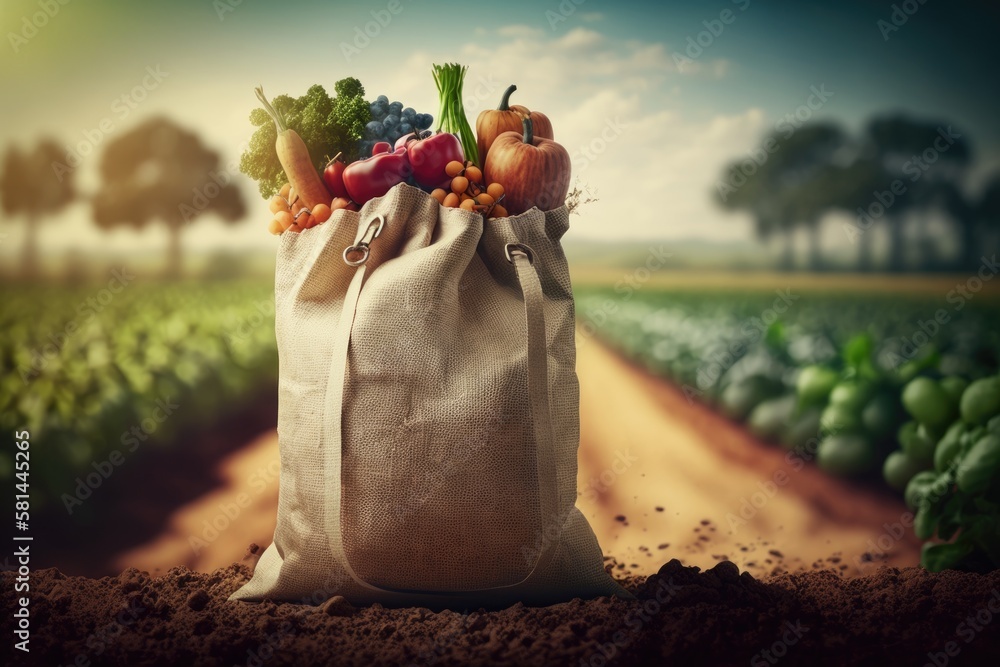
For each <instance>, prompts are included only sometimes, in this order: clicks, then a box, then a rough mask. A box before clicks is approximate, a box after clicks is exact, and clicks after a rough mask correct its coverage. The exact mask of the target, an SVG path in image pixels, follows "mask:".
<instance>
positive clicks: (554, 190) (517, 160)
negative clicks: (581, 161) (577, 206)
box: [484, 117, 570, 215]
mask: <svg viewBox="0 0 1000 667" xmlns="http://www.w3.org/2000/svg"><path fill="white" fill-rule="evenodd" d="M521 129H522V131H521V132H504V133H503V134H501V135H500V136H499V137H497V138H496V141H494V142H493V146H492V148H490V151H489V153H488V154H487V157H486V167H485V169H484V171H485V173H486V182H487V183H502V184H503V191H504V195H503V198H502V199H501V200H500V201H502V203H503V206H504V208H506V209H507V212H508V214H510V215H517V214H518V213H524V212H525V211H527V210H529V209H531V208H532V207H533V206H537V207H538V208H539V209H540V210H542V211H548V210H551V209H554V208H559V207H560V206H562V205H563V204H565V203H566V195H567V194H568V193H569V181H570V157H569V153H568V152H567V151H566V149H565V148H563V147H562V146H561V145H559V144H557V143H556V142H554V141H552V140H551V139H546V138H544V137H536V136H534V133H533V131H532V121H531V118H527V117H526V118H523V119H522V120H521Z"/></svg>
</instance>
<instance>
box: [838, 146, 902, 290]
mask: <svg viewBox="0 0 1000 667" xmlns="http://www.w3.org/2000/svg"><path fill="white" fill-rule="evenodd" d="M890 180H891V179H890V178H889V175H888V174H887V173H886V171H885V169H883V168H882V164H881V162H879V161H877V160H875V159H873V158H872V157H869V156H865V155H858V156H855V158H854V159H853V160H852V161H851V162H850V163H849V164H848V165H847V166H846V167H844V168H843V169H842V170H841V171H840V175H839V178H838V179H837V180H836V181H835V183H834V184H833V187H834V189H833V190H832V191H831V197H832V199H833V201H834V208H837V209H841V210H843V211H844V212H846V213H847V214H849V215H851V216H852V217H854V218H855V220H856V221H857V224H856V225H854V226H852V227H849V228H848V231H849V239H850V241H851V242H852V243H856V244H857V246H858V265H857V266H858V270H860V271H871V270H872V268H873V262H872V239H873V235H872V233H871V229H872V227H873V226H874V225H875V222H876V220H877V219H878V218H880V217H881V216H875V217H873V215H874V214H873V213H872V202H873V201H874V200H873V199H872V184H873V183H887V182H889V181H890Z"/></svg>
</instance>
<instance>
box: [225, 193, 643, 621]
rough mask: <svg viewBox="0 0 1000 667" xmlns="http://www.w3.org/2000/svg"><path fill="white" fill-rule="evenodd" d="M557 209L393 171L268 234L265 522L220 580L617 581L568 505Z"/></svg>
mask: <svg viewBox="0 0 1000 667" xmlns="http://www.w3.org/2000/svg"><path fill="white" fill-rule="evenodd" d="M568 226H569V216H568V213H567V211H566V209H565V207H563V208H559V209H557V210H554V211H548V212H544V213H543V212H541V211H539V210H538V209H532V210H531V211H529V212H527V213H524V214H522V215H518V216H513V217H509V218H500V219H493V220H488V221H484V220H483V218H482V216H481V215H479V214H475V213H472V212H467V211H463V210H460V209H449V208H444V207H442V206H440V205H439V204H438V203H437V201H435V200H434V199H433V198H431V197H429V196H428V195H426V194H425V193H424V192H422V191H421V190H419V189H416V188H412V187H410V186H407V185H399V186H396V187H395V188H393V189H392V190H391V191H390V192H389V193H388V194H387V195H386V196H385V197H381V198H378V199H375V200H372V201H370V202H368V203H367V204H366V205H365V206H364V207H363V208H362V209H361V211H360V212H352V211H338V212H337V213H336V214H335V215H334V216H333V217H332V218H331V220H330V221H328V222H327V223H326V224H323V225H319V226H317V227H315V228H313V229H309V230H306V231H304V232H302V233H299V234H284V235H282V237H281V246H280V249H279V251H278V259H277V271H276V276H275V309H276V310H275V312H276V325H275V330H276V335H277V343H278V353H279V361H280V380H279V414H278V437H279V448H280V456H281V481H280V490H279V502H278V522H277V527H276V529H275V533H274V541H273V543H272V544H271V546H270V547H269V548H268V549H267V550H266V551H265V552H264V554H263V555H262V556H261V559H260V561H259V562H258V564H257V567H256V570H255V572H254V575H253V578H252V579H251V581H250V582H248V583H247V584H246V585H245V586H243V587H242V588H241V589H239V590H238V591H237V592H236V593H234V594H233V596H232V597H233V599H238V600H262V599H279V600H289V601H297V602H306V603H313V604H317V603H320V602H322V601H323V600H325V599H327V598H329V597H331V596H333V595H343V596H345V597H346V598H347V599H348V600H349V601H351V602H354V603H358V604H365V603H372V602H379V603H382V604H386V605H394V606H396V605H427V606H452V607H456V606H457V607H466V608H479V607H481V606H498V605H508V604H513V603H515V602H518V601H521V602H524V603H525V604H549V603H554V602H559V601H564V600H569V599H572V598H574V597H594V596H600V595H618V596H621V597H630V596H629V594H628V593H627V592H626V591H625V590H624V589H622V588H621V587H620V586H618V585H617V584H616V583H615V582H614V580H613V579H612V578H611V577H610V576H609V575H608V574H607V573H606V572H605V570H604V568H603V562H602V554H601V550H600V547H599V545H598V543H597V540H596V538H595V536H594V534H593V531H592V530H591V528H590V526H589V524H588V523H587V520H586V519H585V518H584V517H583V515H582V514H581V513H580V512H579V510H577V509H576V507H575V501H576V495H577V494H576V476H577V462H576V457H577V447H578V442H579V386H578V383H577V378H576V371H575V358H576V349H575V342H574V304H573V295H572V292H571V288H570V278H569V268H568V266H567V263H566V257H565V255H564V254H563V251H562V247H561V245H560V239H561V237H562V236H563V234H564V233H565V232H566V230H567V228H568ZM376 234H377V236H376ZM359 243H362V244H364V245H366V247H365V248H364V249H358V250H357V251H354V252H351V253H349V254H348V255H347V256H346V259H351V260H354V261H356V260H358V259H361V258H363V256H362V252H364V253H367V261H365V262H364V263H363V264H361V265H360V266H351V265H349V264H348V262H347V261H345V249H347V248H348V247H351V246H357V245H358V244H359ZM511 244H513V245H511Z"/></svg>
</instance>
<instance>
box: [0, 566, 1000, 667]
mask: <svg viewBox="0 0 1000 667" xmlns="http://www.w3.org/2000/svg"><path fill="white" fill-rule="evenodd" d="M609 567H611V565H609ZM250 574H251V567H250V566H249V565H248V564H246V563H242V564H234V565H231V566H229V567H227V568H222V569H219V570H216V571H215V572H213V573H212V574H201V573H196V572H192V571H190V570H187V569H184V568H174V569H172V570H170V571H169V572H168V573H166V574H165V575H163V576H160V577H155V578H152V577H150V576H149V575H148V574H146V573H143V572H139V571H137V570H135V569H129V570H126V571H125V572H123V573H122V574H120V575H119V576H117V577H105V578H102V579H88V578H83V577H66V576H64V575H63V574H61V573H60V572H59V571H58V570H54V569H49V570H42V571H39V572H36V573H34V574H33V575H32V580H31V585H32V593H31V595H32V602H31V606H30V609H31V614H32V616H31V627H32V638H31V644H30V647H31V653H30V657H28V658H27V659H26V656H25V655H24V654H22V653H21V652H20V651H16V650H14V649H13V647H12V642H11V641H10V640H9V639H8V640H7V641H5V642H4V643H3V648H2V649H0V655H4V656H5V657H4V658H3V660H4V664H38V665H57V664H62V665H70V664H91V665H140V664H142V665H146V664H164V665H178V664H180V665H183V664H192V665H227V666H228V665H253V666H259V665H262V664H267V665H326V664H345V665H377V664H403V665H408V664H421V665H423V664H440V665H451V664H455V665H458V664H462V665H470V664H472V665H485V664H501V665H503V664H511V665H514V664H516V665H523V664H529V665H534V664H537V665H552V664H572V665H593V666H594V667H599V666H602V665H606V664H609V663H617V664H623V665H624V664H659V663H662V662H663V661H664V660H666V659H668V658H669V659H670V660H672V661H676V662H677V663H678V664H719V665H730V664H733V665H735V664H743V665H745V664H747V663H748V662H749V663H750V664H753V665H770V664H775V663H776V662H778V661H779V660H780V661H782V662H784V663H785V664H801V663H807V662H808V663H810V664H813V665H817V664H830V665H845V664H902V663H906V664H915V665H921V664H925V663H931V664H937V665H943V664H946V663H947V662H951V661H952V660H953V656H960V657H961V660H960V662H961V663H963V664H969V663H970V662H975V663H979V662H986V661H988V659H989V658H990V657H995V656H996V654H997V652H998V651H1000V632H997V631H996V628H995V627H991V622H992V621H993V620H994V616H995V615H997V613H998V612H1000V572H993V573H991V574H989V575H977V574H967V573H958V572H948V573H943V574H932V573H928V572H925V571H923V570H920V569H917V568H905V569H896V568H881V569H879V570H878V571H877V572H875V573H874V574H872V575H869V576H866V577H860V578H856V579H845V578H842V577H841V576H840V575H838V574H837V573H835V572H834V571H829V570H826V571H817V572H800V573H797V574H782V575H777V576H772V577H768V578H766V579H763V580H758V579H755V578H754V577H753V576H751V575H750V574H749V573H747V572H743V573H741V572H740V571H739V568H738V567H737V566H736V565H735V564H734V563H732V562H721V563H719V564H718V565H716V566H715V567H713V568H712V569H710V570H707V571H701V570H699V569H698V568H696V567H685V566H684V565H682V564H681V563H680V562H679V561H677V560H671V561H670V562H668V563H666V564H665V565H663V566H662V567H661V568H660V569H659V571H658V572H657V573H656V574H653V575H651V576H649V577H648V578H642V577H638V578H627V579H623V580H622V583H623V584H624V585H625V586H626V587H627V588H628V589H630V590H631V591H632V592H634V593H635V594H636V596H637V598H638V599H637V600H636V601H631V602H626V601H622V600H618V599H609V598H598V599H596V600H573V601H571V602H567V603H564V604H559V605H554V606H551V607H544V608H529V607H524V606H523V605H520V604H518V605H515V606H513V607H510V608H507V609H503V610H498V611H485V610H444V611H432V610H429V609H425V608H404V609H388V608H384V607H382V606H379V605H374V606H371V607H366V608H355V607H354V606H352V605H351V604H350V603H349V602H348V601H346V600H344V599H343V598H340V597H339V596H338V597H336V598H333V599H332V600H329V601H328V602H327V603H325V604H324V605H322V606H319V607H312V606H304V605H297V604H276V603H272V602H265V603H261V604H256V605H254V604H247V603H240V602H229V601H227V597H228V596H229V594H230V593H232V592H233V591H234V590H236V588H238V587H239V586H240V585H242V584H243V583H244V582H245V581H246V580H247V579H248V578H249V577H250ZM14 576H15V575H14V574H13V573H10V572H4V573H3V575H2V582H3V586H2V593H0V599H2V601H3V605H4V609H5V610H11V609H13V608H14V605H15V594H14V592H13V578H14ZM4 617H5V618H6V619H10V616H9V613H6V612H5V614H4ZM8 623H9V621H5V623H4V625H5V626H6V625H7V624H8ZM8 633H9V630H8V631H5V634H7V636H8V638H9V637H10V635H9V634H8ZM949 653H950V654H951V656H949ZM85 661H89V662H85Z"/></svg>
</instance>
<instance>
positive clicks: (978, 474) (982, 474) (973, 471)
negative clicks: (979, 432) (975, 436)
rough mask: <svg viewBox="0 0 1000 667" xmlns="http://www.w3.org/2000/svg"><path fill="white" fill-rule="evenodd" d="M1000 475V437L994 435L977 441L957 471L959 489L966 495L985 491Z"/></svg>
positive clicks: (956, 479)
mask: <svg viewBox="0 0 1000 667" xmlns="http://www.w3.org/2000/svg"><path fill="white" fill-rule="evenodd" d="M998 475H1000V435H994V434H992V433H990V434H988V435H985V436H983V437H982V438H980V439H979V440H977V441H976V443H975V444H974V445H972V448H971V449H969V451H968V452H967V453H966V454H965V456H963V457H962V461H961V463H959V464H958V469H957V470H956V471H955V482H956V483H957V484H958V488H959V489H961V490H962V491H964V492H966V493H979V492H982V491H985V490H986V488H987V487H988V486H989V485H990V483H991V482H992V481H993V480H995V479H997V477H998Z"/></svg>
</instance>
